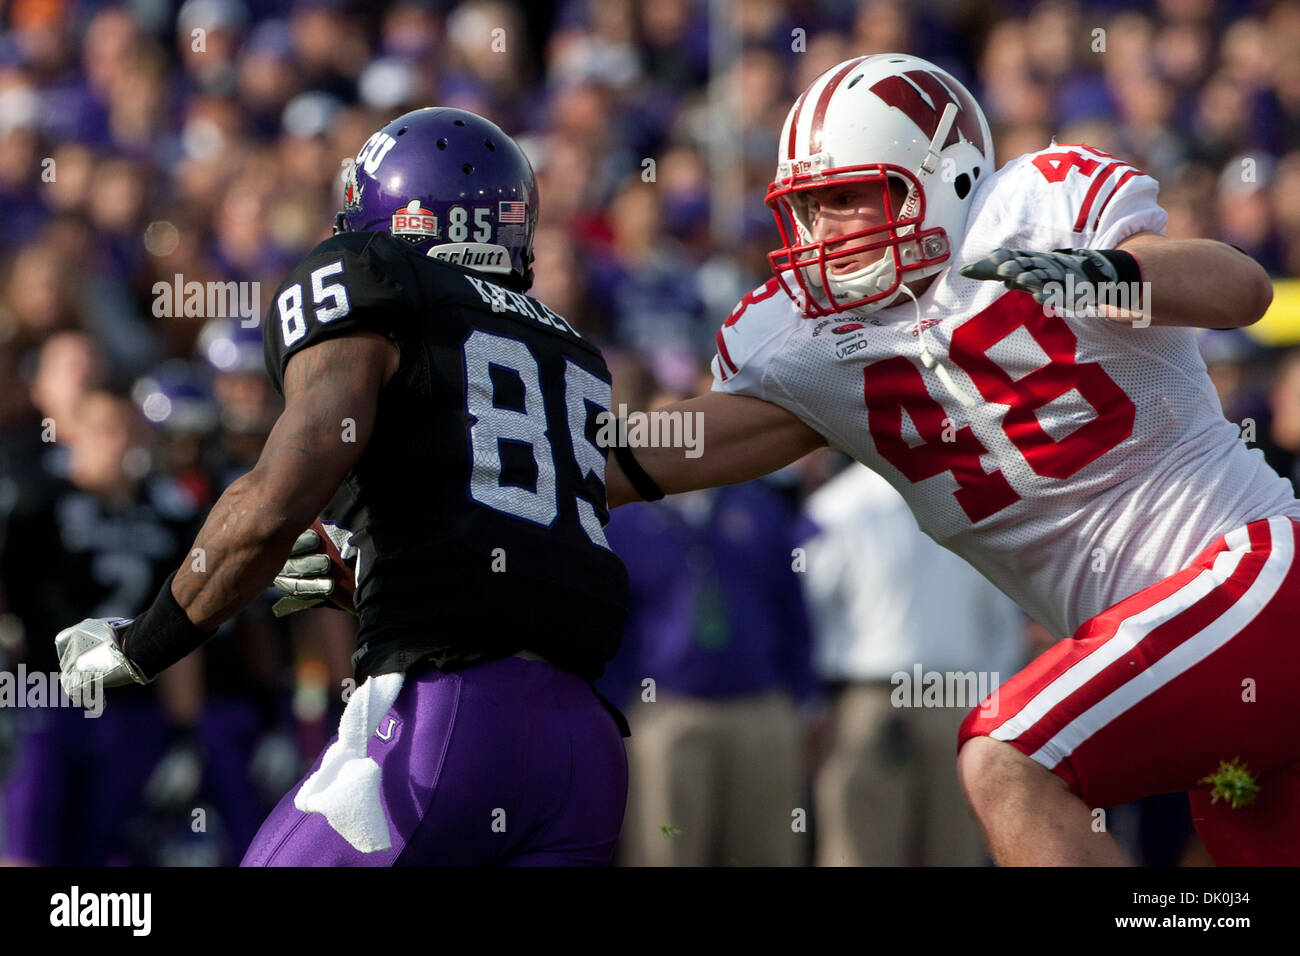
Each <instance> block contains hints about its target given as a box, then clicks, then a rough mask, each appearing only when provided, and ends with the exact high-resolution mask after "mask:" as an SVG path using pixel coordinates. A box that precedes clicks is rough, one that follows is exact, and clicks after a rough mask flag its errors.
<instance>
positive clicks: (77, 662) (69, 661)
mask: <svg viewBox="0 0 1300 956" xmlns="http://www.w3.org/2000/svg"><path fill="white" fill-rule="evenodd" d="M130 623H131V621H130V620H124V619H123V618H120V617H105V618H93V617H88V618H86V619H85V620H84V621H82V622H81V623H80V624H76V625H73V626H72V627H66V628H64V629H63V630H61V631H59V633H58V635H57V636H56V637H55V638H54V649H55V651H56V652H57V653H58V655H59V671H60V674H59V683H61V684H62V685H63V691H64V693H66V694H67V695H68V696H69V697H71V698H72V699H73V700H79V699H80V695H81V689H82V688H83V687H85V686H86V685H87V684H90V683H92V682H94V681H100V682H102V685H103V686H104V687H121V686H123V685H124V684H131V683H135V684H147V683H149V680H148V678H146V677H145V676H144V674H142V673H141V672H140V670H139V668H137V667H136V666H135V664H133V663H132V662H131V660H130V658H128V657H127V656H126V654H125V653H123V651H122V639H121V634H122V631H123V630H124V629H125V628H126V626H127V625H128V624H130Z"/></svg>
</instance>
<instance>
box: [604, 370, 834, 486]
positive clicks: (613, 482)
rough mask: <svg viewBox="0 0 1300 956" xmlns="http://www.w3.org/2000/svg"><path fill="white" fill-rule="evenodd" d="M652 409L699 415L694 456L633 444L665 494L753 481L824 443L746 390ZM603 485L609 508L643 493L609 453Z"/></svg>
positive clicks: (797, 421) (790, 416) (711, 394)
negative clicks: (697, 438)
mask: <svg viewBox="0 0 1300 956" xmlns="http://www.w3.org/2000/svg"><path fill="white" fill-rule="evenodd" d="M655 411H656V412H680V413H682V414H683V415H698V416H699V417H698V419H697V421H698V422H699V428H700V431H699V433H698V434H699V436H700V440H699V445H698V446H697V450H698V452H699V454H698V455H696V457H688V456H687V451H688V449H685V448H668V447H658V448H654V447H639V448H632V449H631V451H632V453H633V455H634V457H635V458H636V463H637V465H639V466H640V467H641V468H642V469H643V470H644V471H645V472H646V474H647V475H649V476H650V478H651V479H652V480H653V481H654V482H655V484H657V485H658V486H659V488H660V489H662V491H663V492H664V494H669V495H672V494H680V493H681V492H684V491H696V490H698V489H700V488H714V487H717V486H718V485H734V484H737V483H739V482H742V481H751V480H753V479H754V478H760V477H762V476H763V475H766V474H768V473H769V472H773V471H776V470H777V469H778V468H784V467H785V466H786V465H788V464H790V463H791V462H792V461H796V460H798V459H799V458H802V457H803V456H804V455H806V454H808V452H810V451H812V450H813V449H815V448H820V447H821V446H822V445H825V444H826V439H825V438H823V437H822V436H821V435H820V434H819V433H818V432H816V431H814V430H813V429H812V428H810V427H808V426H807V425H806V424H804V423H803V421H801V420H800V419H799V418H798V417H797V416H795V415H793V414H791V413H790V412H788V411H786V410H785V409H784V408H781V407H780V406H779V405H774V404H772V403H771V402H765V401H763V400H762V399H758V398H750V397H749V396H746V395H729V394H727V393H725V392H709V393H707V394H705V395H699V396H697V397H695V398H691V399H687V400H686V401H683V402H675V403H673V404H672V405H665V406H663V407H662V408H657V409H655ZM691 453H692V454H695V451H692V452H691ZM605 487H606V495H607V497H608V499H609V506H610V507H611V508H614V507H617V506H618V505H624V504H627V503H628V502H629V501H640V500H641V498H642V496H641V495H640V494H638V492H637V491H636V488H635V487H634V486H633V483H632V482H631V481H630V480H629V479H628V477H627V475H626V474H625V473H624V472H623V469H622V468H621V467H620V466H619V464H618V460H617V458H616V457H615V456H614V455H613V454H612V453H611V454H610V455H609V458H608V464H607V465H606V468H605Z"/></svg>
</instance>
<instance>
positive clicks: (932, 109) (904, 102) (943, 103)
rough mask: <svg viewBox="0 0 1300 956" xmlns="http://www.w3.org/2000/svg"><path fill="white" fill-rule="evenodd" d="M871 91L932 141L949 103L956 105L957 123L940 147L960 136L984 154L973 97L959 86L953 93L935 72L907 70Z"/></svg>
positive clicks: (877, 85)
mask: <svg viewBox="0 0 1300 956" xmlns="http://www.w3.org/2000/svg"><path fill="white" fill-rule="evenodd" d="M909 80H910V81H911V82H908V81H909ZM871 92H872V93H875V94H876V95H877V96H879V97H880V98H881V99H882V100H884V101H885V102H886V103H888V104H889V105H890V106H894V107H897V108H898V109H900V110H902V111H903V112H904V113H905V114H907V117H908V118H909V119H910V120H911V121H912V122H913V123H915V124H916V125H917V126H919V127H920V128H921V129H922V131H924V133H925V135H926V136H928V137H930V138H933V137H934V133H935V130H937V129H938V128H939V117H940V116H942V115H943V111H944V109H945V108H946V107H947V106H948V104H949V103H953V104H955V105H956V107H957V121H956V122H955V123H953V126H952V130H951V132H949V133H948V138H947V139H946V140H945V141H944V142H943V144H942V145H941V146H940V147H939V148H940V149H943V148H944V147H946V146H951V145H952V144H953V143H955V142H957V141H958V140H957V134H958V133H960V134H961V135H962V136H964V137H965V138H966V139H967V140H969V141H970V142H971V143H972V144H974V146H975V148H976V149H978V150H979V151H980V152H981V153H982V152H984V130H982V129H981V128H980V121H979V110H978V108H977V107H976V106H975V103H974V102H973V101H972V100H971V98H970V95H969V94H968V93H966V91H965V90H963V89H961V88H960V87H958V88H957V89H955V90H952V89H949V88H948V87H947V86H946V85H945V84H944V82H943V81H942V80H940V79H939V77H937V76H935V75H934V74H933V73H927V72H926V71H924V70H908V71H907V72H906V73H904V74H903V75H902V76H887V77H885V78H884V79H883V80H880V81H879V82H877V83H876V84H874V85H873V86H872V87H871Z"/></svg>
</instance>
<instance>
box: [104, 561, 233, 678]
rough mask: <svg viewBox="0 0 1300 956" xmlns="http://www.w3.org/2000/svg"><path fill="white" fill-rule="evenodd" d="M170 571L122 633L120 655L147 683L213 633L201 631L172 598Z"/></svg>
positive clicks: (197, 646)
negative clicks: (152, 599)
mask: <svg viewBox="0 0 1300 956" xmlns="http://www.w3.org/2000/svg"><path fill="white" fill-rule="evenodd" d="M174 577H176V573H175V572H174V571H173V572H172V573H171V574H169V575H168V576H167V580H166V581H164V582H163V586H162V590H161V591H159V592H158V596H157V597H156V598H154V601H153V604H151V605H149V609H148V610H147V611H145V612H144V613H143V614H141V615H140V616H139V617H137V618H136V619H135V620H134V621H132V622H131V623H130V624H128V625H126V627H124V628H123V629H122V637H121V640H122V652H123V653H124V654H126V656H127V658H128V659H130V661H131V663H132V664H134V665H135V666H136V667H137V668H139V670H140V672H141V673H142V674H144V676H145V677H147V678H148V679H149V680H153V679H154V678H155V677H157V676H158V675H159V674H160V673H162V672H163V671H165V670H166V669H167V668H169V667H171V666H172V665H173V664H175V663H176V662H177V661H179V660H180V659H181V658H182V657H184V656H185V655H187V654H189V653H190V652H191V651H193V650H196V649H198V648H199V647H201V646H202V645H203V644H205V643H206V642H207V640H208V638H210V637H211V636H212V635H213V634H215V633H216V631H210V632H208V631H201V630H199V629H198V628H197V627H195V626H194V624H193V622H191V621H190V619H189V618H188V617H187V616H186V614H185V610H184V609H183V608H182V607H181V606H180V605H179V604H177V603H176V598H174V597H172V578H174Z"/></svg>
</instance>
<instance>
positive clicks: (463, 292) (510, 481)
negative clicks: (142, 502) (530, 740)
mask: <svg viewBox="0 0 1300 956" xmlns="http://www.w3.org/2000/svg"><path fill="white" fill-rule="evenodd" d="M358 331H371V332H376V333H378V334H380V335H384V336H386V337H387V338H388V339H390V340H391V341H392V342H394V343H395V344H396V345H397V347H398V349H399V351H400V353H401V361H400V364H399V366H398V370H397V372H396V373H395V374H394V376H393V378H392V379H391V380H390V381H389V382H388V384H387V385H386V386H385V387H384V388H383V390H382V391H381V393H380V396H379V405H378V413H377V417H376V421H375V427H374V431H373V434H372V437H371V439H370V444H369V445H368V446H367V447H366V450H365V452H364V453H363V454H362V456H361V458H360V459H359V461H358V462H357V464H356V465H355V467H354V468H353V470H352V471H351V472H350V473H349V474H348V476H347V478H346V479H345V481H344V483H343V485H342V486H341V487H340V489H339V491H338V493H337V494H336V495H335V498H334V500H333V501H332V502H331V503H330V507H329V509H328V510H327V512H326V515H325V517H326V518H327V519H328V520H332V521H334V522H337V523H338V524H339V525H341V526H342V527H344V528H346V529H349V530H350V531H351V532H352V538H351V544H352V545H353V546H354V547H355V548H356V551H357V557H356V560H357V594H356V607H357V613H358V615H359V616H360V619H361V626H360V633H359V642H360V647H359V649H358V651H357V654H356V655H355V657H354V663H355V665H356V668H357V677H358V679H365V678H366V677H368V676H370V675H372V674H380V673H385V672H391V671H404V670H408V669H410V668H411V667H413V666H415V665H417V664H425V663H432V664H434V665H436V666H439V667H442V668H444V669H452V668H455V667H457V666H464V665H465V664H467V663H471V662H473V661H477V660H483V659H487V658H490V657H496V656H503V655H506V654H512V653H514V652H516V651H520V650H524V649H528V650H532V651H534V652H536V653H538V654H541V655H542V656H544V657H546V658H548V659H549V660H551V661H552V662H553V663H555V664H556V665H558V666H560V667H564V668H566V669H567V670H570V671H573V672H574V673H577V674H579V675H581V676H583V677H585V678H587V679H588V680H594V679H596V678H597V677H599V676H600V674H601V672H602V671H603V669H604V664H605V662H606V661H608V660H609V659H610V658H611V657H613V656H614V653H615V652H616V651H617V649H618V644H619V641H620V639H621V636H622V630H623V623H624V619H625V618H626V614H627V572H626V570H625V569H624V567H623V563H622V562H621V561H620V560H619V559H618V558H617V557H616V556H615V555H614V553H613V552H612V551H611V550H610V549H609V546H608V544H607V543H606V541H605V535H604V531H603V527H604V525H605V523H606V521H608V519H609V513H608V510H607V506H606V502H605V484H604V478H605V455H604V451H603V450H602V449H601V448H600V447H598V446H597V444H596V441H595V436H596V432H597V429H598V427H599V421H598V419H597V415H598V414H599V413H601V412H607V411H608V410H609V404H610V384H609V383H610V375H609V371H608V369H607V368H606V366H605V361H604V359H603V358H602V357H601V354H600V352H599V350H597V349H596V348H595V347H594V346H592V345H590V344H589V343H588V342H586V341H585V340H584V339H583V338H582V337H580V336H579V335H578V334H577V333H576V332H575V331H574V330H573V328H572V327H571V326H570V325H569V324H568V322H566V321H565V320H564V319H563V318H561V317H560V316H558V315H556V314H555V313H554V312H552V311H551V310H549V309H548V308H546V307H545V306H544V305H542V304H541V303H540V302H538V301H537V300H536V299H532V298H530V297H527V296H524V295H522V294H520V293H517V292H512V291H510V290H508V289H506V288H505V287H503V286H502V285H499V284H496V283H495V282H493V281H492V280H491V277H489V276H487V275H486V274H485V273H478V272H474V271H471V270H469V269H466V268H462V267H461V266H458V265H454V264H451V263H446V262H441V261H438V260H435V259H430V258H428V257H426V256H423V255H421V254H419V253H418V252H415V251H414V250H411V249H410V248H408V247H407V246H406V245H405V244H404V243H403V242H402V241H401V240H399V239H394V238H393V237H392V236H390V235H388V234H387V233H378V232H364V233H344V234H342V235H338V236H335V237H333V238H332V239H327V240H326V241H325V242H323V243H321V244H320V245H319V246H317V247H316V249H314V250H313V251H312V252H311V254H310V255H308V256H307V258H306V259H305V260H304V261H303V262H302V264H301V265H300V266H298V268H297V269H296V270H295V271H294V272H293V274H292V275H291V276H290V277H289V278H288V279H287V280H286V281H285V282H284V284H283V285H282V286H281V287H280V289H279V290H277V292H276V294H275V297H274V300H273V303H272V305H271V307H270V308H269V309H268V314H267V319H266V327H265V329H264V340H265V346H266V360H267V368H268V371H269V372H270V375H271V378H272V380H273V381H274V382H275V385H276V388H277V389H278V390H280V391H281V392H283V374H284V369H285V366H286V364H287V363H288V360H289V358H290V357H291V356H292V355H293V354H294V353H295V352H297V351H299V350H301V349H303V348H306V347H308V346H310V345H312V344H314V343H316V342H319V341H322V340H323V339H326V338H329V337H332V336H338V335H342V334H346V333H350V332H358ZM347 428H348V424H347V422H346V421H344V422H340V423H339V429H340V437H341V440H347V439H348V433H347Z"/></svg>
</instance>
